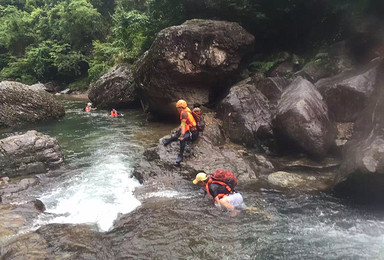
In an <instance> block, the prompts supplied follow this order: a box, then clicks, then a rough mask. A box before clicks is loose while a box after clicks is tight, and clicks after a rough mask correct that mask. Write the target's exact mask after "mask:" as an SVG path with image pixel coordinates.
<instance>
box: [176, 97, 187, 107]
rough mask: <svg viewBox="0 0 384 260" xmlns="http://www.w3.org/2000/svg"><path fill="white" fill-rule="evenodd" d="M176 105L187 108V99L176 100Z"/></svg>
mask: <svg viewBox="0 0 384 260" xmlns="http://www.w3.org/2000/svg"><path fill="white" fill-rule="evenodd" d="M176 107H181V108H186V107H187V102H185V100H182V99H180V100H179V101H177V102H176Z"/></svg>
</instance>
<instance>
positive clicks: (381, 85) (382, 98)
mask: <svg viewBox="0 0 384 260" xmlns="http://www.w3.org/2000/svg"><path fill="white" fill-rule="evenodd" d="M380 70H381V72H380V74H381V75H380V77H379V78H378V82H377V86H376V90H375V91H374V92H373V94H372V97H371V99H369V102H368V106H367V107H366V108H365V109H364V110H363V111H362V113H361V114H360V115H359V116H358V118H357V120H356V122H355V124H354V133H353V136H352V139H351V140H350V141H349V142H347V144H346V145H345V147H344V149H343V162H342V165H341V170H340V172H339V175H338V178H337V180H336V182H337V183H339V182H341V181H344V180H345V179H347V178H349V176H350V175H351V174H358V175H364V176H372V177H374V176H382V177H384V76H383V75H384V65H383V64H381V66H380Z"/></svg>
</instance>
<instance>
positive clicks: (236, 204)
mask: <svg viewBox="0 0 384 260" xmlns="http://www.w3.org/2000/svg"><path fill="white" fill-rule="evenodd" d="M193 184H199V185H200V186H202V187H204V188H205V190H206V192H207V193H208V194H209V195H211V197H212V198H213V200H214V203H215V206H216V207H217V208H220V209H227V210H229V211H232V212H233V213H235V214H237V213H238V212H239V210H243V209H246V206H245V204H244V201H243V196H241V194H240V193H238V192H236V191H234V190H232V189H231V188H230V187H229V185H227V184H225V183H224V182H221V181H212V179H211V178H210V177H208V176H207V174H206V173H204V172H200V173H198V174H197V175H196V178H195V179H194V180H193Z"/></svg>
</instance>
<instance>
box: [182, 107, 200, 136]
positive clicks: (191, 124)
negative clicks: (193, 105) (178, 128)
mask: <svg viewBox="0 0 384 260" xmlns="http://www.w3.org/2000/svg"><path fill="white" fill-rule="evenodd" d="M184 112H187V114H188V117H187V121H186V122H185V132H187V131H189V129H190V128H191V127H196V120H195V118H194V117H193V115H192V112H191V110H190V109H189V108H188V107H186V108H184V109H183V110H181V112H180V121H181V120H182V119H183V113H184Z"/></svg>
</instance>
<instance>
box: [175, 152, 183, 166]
mask: <svg viewBox="0 0 384 260" xmlns="http://www.w3.org/2000/svg"><path fill="white" fill-rule="evenodd" d="M182 160H183V156H182V155H180V154H179V156H177V159H176V163H177V164H179V163H181V161H182Z"/></svg>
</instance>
